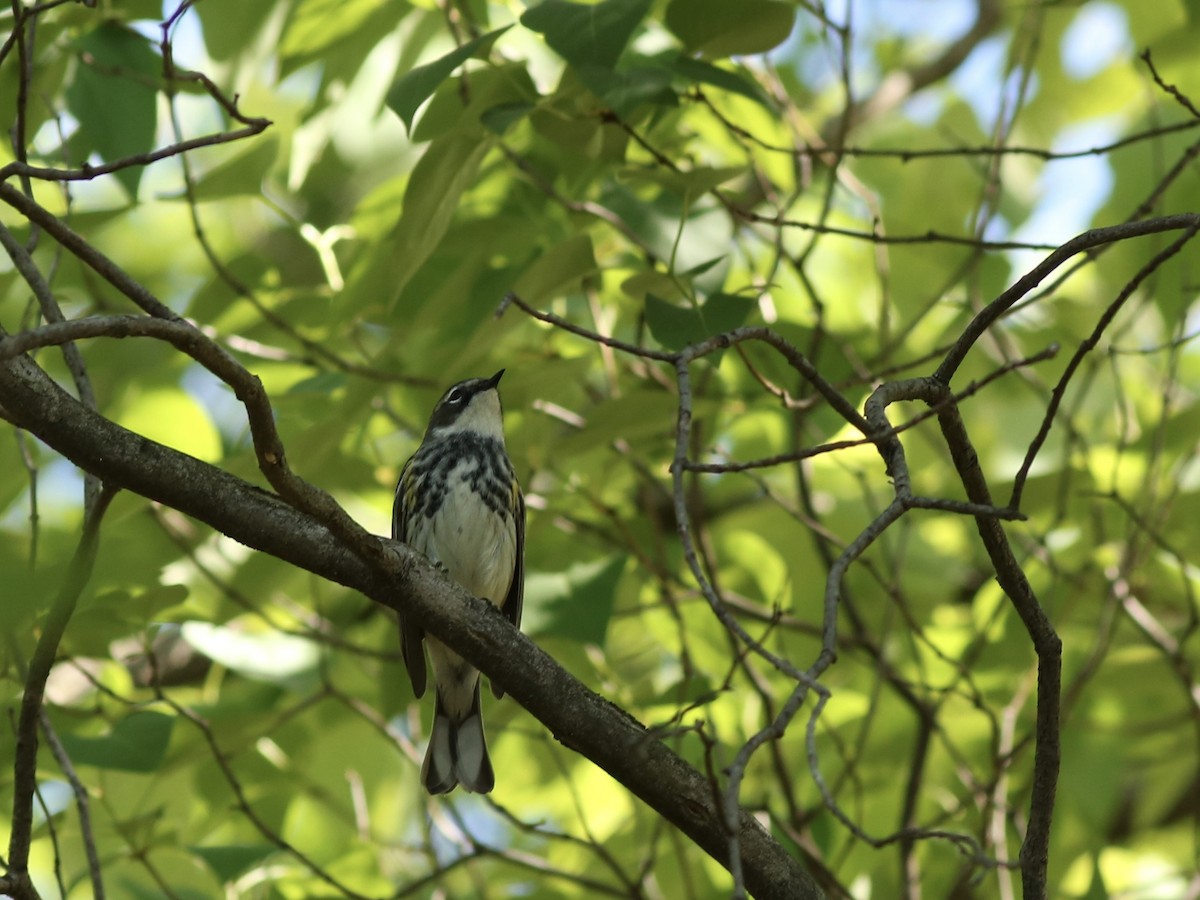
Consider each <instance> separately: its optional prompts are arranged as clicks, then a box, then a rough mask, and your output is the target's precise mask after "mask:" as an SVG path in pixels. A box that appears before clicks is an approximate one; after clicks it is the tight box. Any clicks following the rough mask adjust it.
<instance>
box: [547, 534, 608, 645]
mask: <svg viewBox="0 0 1200 900" xmlns="http://www.w3.org/2000/svg"><path fill="white" fill-rule="evenodd" d="M625 559H626V558H625V557H624V556H610V557H607V558H605V559H599V560H596V561H595V562H590V563H578V564H576V565H574V566H571V567H570V568H569V569H567V570H566V571H565V572H562V573H558V574H549V573H540V572H539V573H534V574H531V575H529V576H528V577H527V578H526V579H525V621H524V628H525V630H526V631H527V632H529V633H530V634H536V635H555V636H557V637H562V638H567V639H569V640H573V641H579V642H580V643H584V644H596V645H599V646H603V645H604V637H605V635H606V634H607V633H608V620H609V619H610V618H611V617H612V611H613V604H614V603H615V601H616V596H617V584H618V582H619V581H620V580H621V572H622V571H623V570H624V568H625Z"/></svg>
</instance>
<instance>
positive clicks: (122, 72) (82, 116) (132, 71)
mask: <svg viewBox="0 0 1200 900" xmlns="http://www.w3.org/2000/svg"><path fill="white" fill-rule="evenodd" d="M76 46H77V48H78V50H79V55H80V60H81V65H80V66H79V67H78V68H77V70H76V73H75V80H74V81H73V82H72V83H71V85H70V86H69V87H68V88H67V94H66V96H67V108H68V109H70V110H71V114H72V115H74V116H75V118H76V119H78V120H79V132H78V134H77V137H76V143H78V144H79V145H81V146H80V149H81V150H82V155H85V156H86V155H90V154H91V153H95V154H96V155H97V156H99V157H100V158H101V159H102V160H104V161H105V162H110V163H111V162H115V161H117V160H119V159H123V158H125V157H128V156H136V155H137V154H139V153H146V152H148V151H149V150H150V149H151V148H152V147H153V146H154V130H155V125H156V122H157V113H156V94H157V89H156V88H155V87H154V84H155V83H156V82H157V80H158V74H159V69H160V62H159V57H158V55H157V54H156V53H155V52H154V51H153V50H151V49H150V43H149V41H148V40H147V39H146V38H144V37H142V35H140V34H138V33H137V32H135V31H131V30H130V29H128V28H123V27H121V26H120V25H116V24H112V23H105V24H104V25H101V26H100V27H99V28H97V29H95V30H94V31H91V32H89V33H88V34H86V35H84V36H83V37H82V38H80V39H79V42H78V43H77V45H76ZM114 174H115V175H116V178H117V180H118V181H119V182H121V184H122V185H123V186H124V187H125V190H126V191H128V192H129V196H130V197H131V198H136V197H137V190H138V184H139V182H140V181H141V178H142V166H129V167H128V168H124V169H120V170H118V171H117V172H116V173H114Z"/></svg>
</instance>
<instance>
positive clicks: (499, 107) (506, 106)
mask: <svg viewBox="0 0 1200 900" xmlns="http://www.w3.org/2000/svg"><path fill="white" fill-rule="evenodd" d="M533 110H534V105H533V104H532V103H527V102H525V101H523V100H516V101H513V102H512V103H497V104H496V105H495V106H493V107H491V108H490V109H487V110H484V112H483V114H482V115H480V117H479V121H481V122H482V123H483V126H484V127H485V128H487V129H488V130H489V131H492V132H495V133H496V134H504V132H506V131H508V129H509V128H511V127H512V126H513V125H514V124H515V123H517V122H519V121H521V119H524V118H525V117H526V116H528V115H529V114H530V113H531V112H532V111H533Z"/></svg>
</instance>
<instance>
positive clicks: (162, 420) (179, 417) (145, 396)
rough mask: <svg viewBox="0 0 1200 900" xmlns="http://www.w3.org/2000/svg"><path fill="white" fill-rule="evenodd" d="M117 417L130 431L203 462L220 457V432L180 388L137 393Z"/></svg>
mask: <svg viewBox="0 0 1200 900" xmlns="http://www.w3.org/2000/svg"><path fill="white" fill-rule="evenodd" d="M117 421H118V422H120V424H121V425H123V426H124V427H126V428H128V429H129V430H130V431H136V432H137V433H138V434H140V435H144V436H145V437H148V438H150V440H152V441H158V442H159V443H160V444H165V445H166V446H168V447H173V448H174V449H176V450H180V451H182V452H183V453H188V454H190V455H192V456H194V457H196V458H197V459H202V460H204V461H205V462H215V461H216V460H218V459H220V458H221V435H220V433H219V432H218V431H217V428H216V426H215V425H213V423H212V419H211V418H209V415H208V412H207V411H206V410H205V409H204V407H202V406H201V405H200V404H199V403H197V402H196V401H195V399H194V398H193V397H192V396H191V394H189V393H187V392H186V391H184V390H181V389H179V388H175V387H171V388H159V389H156V390H149V391H145V392H143V393H138V394H136V395H135V396H134V397H133V398H132V399H131V400H130V401H129V402H128V404H127V405H126V406H125V407H124V408H123V409H122V410H121V411H120V414H119V415H118V416H117Z"/></svg>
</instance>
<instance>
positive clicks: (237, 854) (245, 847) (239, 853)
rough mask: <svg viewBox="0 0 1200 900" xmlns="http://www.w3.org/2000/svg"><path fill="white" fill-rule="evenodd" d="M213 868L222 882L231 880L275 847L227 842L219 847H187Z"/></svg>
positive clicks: (259, 860) (265, 856)
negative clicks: (227, 843)
mask: <svg viewBox="0 0 1200 900" xmlns="http://www.w3.org/2000/svg"><path fill="white" fill-rule="evenodd" d="M188 849H189V850H191V851H192V853H194V854H195V855H196V856H198V857H200V858H201V859H202V860H204V862H206V863H207V864H208V867H209V868H210V869H212V870H213V872H214V874H216V876H217V878H219V879H220V880H221V881H222V882H227V881H233V879H235V878H237V877H238V876H239V875H241V874H242V873H243V872H245V871H246V870H247V869H249V868H250V867H251V866H253V865H254V864H255V863H258V862H261V861H262V860H264V859H266V858H267V857H268V856H270V855H271V854H272V853H274V852H275V849H276V848H275V847H273V846H271V845H270V844H229V845H225V846H219V847H194V846H193V847H189V848H188Z"/></svg>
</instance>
